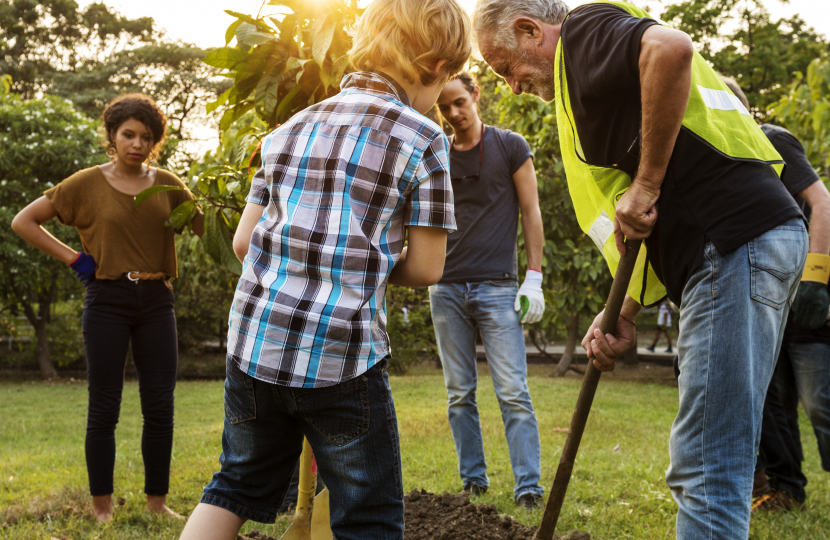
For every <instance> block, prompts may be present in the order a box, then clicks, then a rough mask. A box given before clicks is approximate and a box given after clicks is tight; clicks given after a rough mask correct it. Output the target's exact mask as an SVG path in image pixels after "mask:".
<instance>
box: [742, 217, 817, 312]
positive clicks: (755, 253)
mask: <svg viewBox="0 0 830 540" xmlns="http://www.w3.org/2000/svg"><path fill="white" fill-rule="evenodd" d="M807 242H808V237H807V231H806V229H804V227H800V226H781V227H776V228H774V229H771V230H769V231H767V232H766V233H764V234H762V235H761V236H759V237H757V238H755V239H753V240H750V242H749V244H748V247H749V263H750V272H751V274H750V281H751V295H752V299H753V300H755V301H757V302H761V303H762V304H766V305H768V306H770V307H773V308H775V309H781V308H782V307H784V305H785V304H786V303H787V300H789V297H790V292H791V289H792V284H793V280H794V279H797V278H798V277H799V276H796V274H797V273H799V272H801V270H802V269H803V267H804V258H805V257H806V255H807Z"/></svg>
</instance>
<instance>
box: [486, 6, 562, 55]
mask: <svg viewBox="0 0 830 540" xmlns="http://www.w3.org/2000/svg"><path fill="white" fill-rule="evenodd" d="M569 11H570V8H569V7H568V5H567V4H566V3H565V2H563V1H562V0H478V2H477V3H476V7H475V11H474V12H473V34H474V36H475V38H476V43H480V40H481V39H482V38H483V37H485V36H487V37H488V38H490V39H492V40H493V45H495V46H496V47H500V48H505V49H508V50H513V49H515V48H516V46H517V43H516V34H515V32H514V30H513V21H515V20H516V19H518V18H519V17H529V18H531V19H534V20H536V21H539V22H543V23H548V24H561V23H562V22H563V21H564V20H565V17H566V16H567V15H568V12H569Z"/></svg>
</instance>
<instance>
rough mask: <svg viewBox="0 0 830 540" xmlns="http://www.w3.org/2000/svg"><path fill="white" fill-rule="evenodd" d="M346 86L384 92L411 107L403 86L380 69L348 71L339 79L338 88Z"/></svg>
mask: <svg viewBox="0 0 830 540" xmlns="http://www.w3.org/2000/svg"><path fill="white" fill-rule="evenodd" d="M348 88H354V89H361V90H368V91H370V92H372V93H374V94H386V95H389V96H392V97H394V98H395V99H397V100H398V101H400V102H401V103H403V104H404V105H406V106H407V107H412V105H411V104H410V103H409V96H407V95H406V91H405V90H404V89H403V87H402V86H401V85H400V84H398V83H397V81H395V79H393V78H392V77H390V76H389V75H387V74H386V73H383V72H381V71H356V72H354V73H349V74H348V75H346V76H345V77H343V80H342V81H340V90H346V89H348Z"/></svg>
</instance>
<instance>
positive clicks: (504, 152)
mask: <svg viewBox="0 0 830 540" xmlns="http://www.w3.org/2000/svg"><path fill="white" fill-rule="evenodd" d="M479 156H481V161H479ZM530 157H532V154H531V152H530V146H528V144H527V141H525V139H524V137H522V136H521V135H519V134H518V133H513V132H512V131H510V130H507V129H498V128H494V127H492V126H486V128H485V129H484V137H483V142H482V145H481V151H479V145H476V146H474V147H473V148H471V149H470V150H466V151H463V152H461V151H458V150H451V151H450V176H451V177H452V190H453V196H454V198H455V219H456V223H457V226H458V230H457V231H456V232H454V233H453V234H450V235H449V236H447V260H446V263H445V264H444V275H443V277H442V278H441V283H467V282H475V281H490V280H505V279H511V280H515V279H517V277H518V276H517V274H518V264H517V259H516V235H517V232H518V226H519V197H518V195H517V193H516V186H515V184H514V183H513V174H514V173H515V172H516V171H518V170H519V168H521V166H522V165H524V163H525V162H526V161H527V160H528V158H530ZM479 163H481V165H480V170H481V176H480V177H478V178H476V177H475V175H477V174H478V172H479Z"/></svg>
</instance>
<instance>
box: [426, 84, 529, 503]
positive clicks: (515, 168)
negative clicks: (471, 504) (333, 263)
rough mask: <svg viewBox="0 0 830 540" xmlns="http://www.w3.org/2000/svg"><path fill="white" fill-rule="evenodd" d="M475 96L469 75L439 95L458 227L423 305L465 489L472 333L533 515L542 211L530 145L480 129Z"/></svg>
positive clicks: (480, 449)
mask: <svg viewBox="0 0 830 540" xmlns="http://www.w3.org/2000/svg"><path fill="white" fill-rule="evenodd" d="M478 100H479V87H478V85H477V84H476V81H475V79H474V78H473V76H472V75H471V74H469V73H466V72H465V73H460V74H459V75H458V76H457V77H456V78H454V79H452V80H451V81H450V82H448V83H447V85H446V86H444V90H443V91H442V92H441V95H440V96H439V97H438V110H439V112H440V113H441V116H442V117H443V118H444V119H446V120H447V121H448V122H449V124H450V126H452V130H453V137H452V139H451V142H450V174H451V176H452V189H453V193H454V195H455V209H456V219H457V221H458V231H457V232H456V233H454V234H451V235H449V236H448V238H447V261H446V264H445V265H444V275H443V276H442V278H441V281H439V282H438V283H437V284H435V285H433V286H431V287H430V288H429V298H430V308H431V310H432V320H433V324H434V326H435V336H436V339H437V342H438V354H439V356H440V357H441V363H442V365H443V367H444V380H445V382H446V384H447V393H448V394H449V408H448V415H449V421H450V427H451V428H452V434H453V439H454V441H455V449H456V452H457V453H458V469H459V473H460V474H461V480H462V482H463V489H464V490H465V491H469V492H470V493H471V494H473V495H479V494H482V493H484V492H485V491H487V488H488V486H489V484H490V479H489V478H488V477H487V463H486V461H485V457H484V442H483V439H482V436H481V423H480V420H479V415H478V405H477V403H476V387H477V379H478V372H477V369H476V344H475V343H476V327H478V328H479V329H480V331H481V337H482V340H483V342H484V348H485V349H486V351H487V363H488V365H489V366H490V373H491V376H492V377H493V387H494V388H495V391H496V397H497V398H498V401H499V406H500V407H501V413H502V419H503V420H504V429H505V433H506V435H507V445H508V447H509V449H510V463H511V465H512V468H513V476H514V479H515V488H514V497H515V500H516V502H517V503H518V504H519V505H521V506H523V507H524V508H527V509H529V510H533V509H534V508H536V507H537V506H539V504H540V503H541V500H542V494H543V493H544V490H543V488H542V487H541V486H539V477H540V475H541V447H540V443H539V428H538V426H537V423H536V414H535V412H534V411H533V404H532V403H531V400H530V393H529V391H528V388H527V356H526V351H525V337H524V331H523V327H522V324H523V323H533V322H537V321H539V320H540V319H541V318H542V314H543V313H544V311H545V299H544V297H543V295H542V272H541V268H542V247H543V245H544V241H545V239H544V232H543V230H542V214H541V211H540V210H539V198H538V194H537V191H536V172H535V171H534V169H533V159H532V157H531V153H530V147H529V146H528V144H527V142H526V141H525V140H524V137H522V136H521V135H519V134H518V133H513V132H511V131H508V130H505V129H499V128H496V127H493V126H485V125H484V123H483V122H482V121H481V120H480V119H479V117H478V110H477V108H476V104H477V103H478ZM520 214H521V221H522V233H523V235H524V241H525V247H526V249H527V273H526V274H525V281H524V283H523V284H522V286H521V287H519V284H518V282H517V280H518V262H517V256H516V240H517V234H518V225H519V215H520ZM523 303H524V306H523V305H522V304H523Z"/></svg>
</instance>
